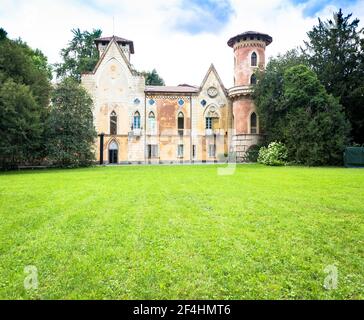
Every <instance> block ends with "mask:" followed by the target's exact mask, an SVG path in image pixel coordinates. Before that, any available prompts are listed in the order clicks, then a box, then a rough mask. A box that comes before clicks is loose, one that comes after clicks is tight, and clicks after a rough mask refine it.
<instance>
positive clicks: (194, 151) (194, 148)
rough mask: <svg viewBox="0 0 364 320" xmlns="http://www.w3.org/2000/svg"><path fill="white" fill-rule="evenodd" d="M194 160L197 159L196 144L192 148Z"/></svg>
mask: <svg viewBox="0 0 364 320" xmlns="http://www.w3.org/2000/svg"><path fill="white" fill-rule="evenodd" d="M192 158H193V159H195V158H196V145H195V144H194V145H193V146H192Z"/></svg>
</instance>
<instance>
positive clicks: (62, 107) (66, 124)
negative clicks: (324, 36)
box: [47, 78, 96, 167]
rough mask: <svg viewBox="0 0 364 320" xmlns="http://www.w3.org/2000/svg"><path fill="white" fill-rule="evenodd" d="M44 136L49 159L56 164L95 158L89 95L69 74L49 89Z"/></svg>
mask: <svg viewBox="0 0 364 320" xmlns="http://www.w3.org/2000/svg"><path fill="white" fill-rule="evenodd" d="M47 137H48V141H47V150H48V156H49V159H50V161H52V162H53V163H54V164H56V165H58V166H63V167H76V166H85V165H90V164H91V163H92V161H93V160H94V152H93V150H92V148H93V143H94V141H95V138H96V131H95V128H94V126H93V115H92V99H91V97H90V96H89V95H88V93H87V92H86V91H85V89H83V88H82V87H81V86H80V84H78V83H77V82H76V81H75V80H73V79H71V78H68V79H64V80H63V81H62V82H61V83H60V84H58V85H57V86H56V88H55V89H54V91H53V93H52V107H51V111H50V115H49V119H48V122H47Z"/></svg>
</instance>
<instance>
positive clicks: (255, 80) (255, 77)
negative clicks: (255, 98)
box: [250, 73, 257, 85]
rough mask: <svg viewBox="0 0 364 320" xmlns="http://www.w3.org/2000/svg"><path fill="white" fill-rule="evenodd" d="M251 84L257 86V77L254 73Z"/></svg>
mask: <svg viewBox="0 0 364 320" xmlns="http://www.w3.org/2000/svg"><path fill="white" fill-rule="evenodd" d="M250 84H252V85H254V84H257V76H256V75H255V74H254V73H253V74H252V76H251V77H250Z"/></svg>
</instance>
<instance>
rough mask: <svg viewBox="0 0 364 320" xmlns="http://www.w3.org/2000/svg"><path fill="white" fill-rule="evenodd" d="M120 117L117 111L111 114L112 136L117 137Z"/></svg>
mask: <svg viewBox="0 0 364 320" xmlns="http://www.w3.org/2000/svg"><path fill="white" fill-rule="evenodd" d="M117 131H118V117H117V115H116V113H115V111H113V112H111V114H110V134H111V135H116V134H117V133H118V132H117Z"/></svg>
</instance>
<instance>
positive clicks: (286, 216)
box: [0, 165, 364, 318]
mask: <svg viewBox="0 0 364 320" xmlns="http://www.w3.org/2000/svg"><path fill="white" fill-rule="evenodd" d="M222 166H226V165H221V166H216V165H211V166H140V167H137V168H136V167H133V166H123V167H94V168H83V169H74V170H57V169H55V170H54V169H53V170H42V171H38V172H37V171H35V172H22V171H20V172H12V173H6V174H1V175H0V180H1V183H0V194H1V197H0V207H1V210H0V237H1V241H0V252H1V268H0V279H1V280H0V283H1V285H0V299H22V300H24V299H38V300H52V299H126V300H127V299H186V300H193V299H201V298H204V299H218V300H219V299H226V300H229V299H230V300H231V299H232V300H234V299H237V300H240V299H272V300H276V299H309V300H317V299H318V300H336V299H340V300H341V299H345V300H346V299H351V300H361V299H364V291H363V278H364V269H363V264H364V256H363V246H362V245H360V244H361V243H362V241H363V223H364V221H363V220H364V216H363V212H364V201H363V198H364V170H348V169H344V168H304V167H286V166H285V167H268V166H262V165H248V166H247V165H237V166H236V170H235V173H234V174H233V175H230V176H218V175H217V168H218V167H222ZM15 244H16V247H14V246H15ZM333 263H335V264H336V265H337V266H339V285H338V287H337V289H336V290H325V288H324V287H323V284H324V280H325V278H326V277H327V273H325V272H324V269H325V267H326V266H327V265H330V264H333ZM29 264H34V265H35V266H36V267H37V269H38V271H39V287H38V289H37V290H24V286H23V281H24V267H23V266H24V265H29ZM19 265H20V266H21V267H17V266H19ZM105 275H107V276H105ZM120 284H122V285H120ZM190 318H191V317H190Z"/></svg>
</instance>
